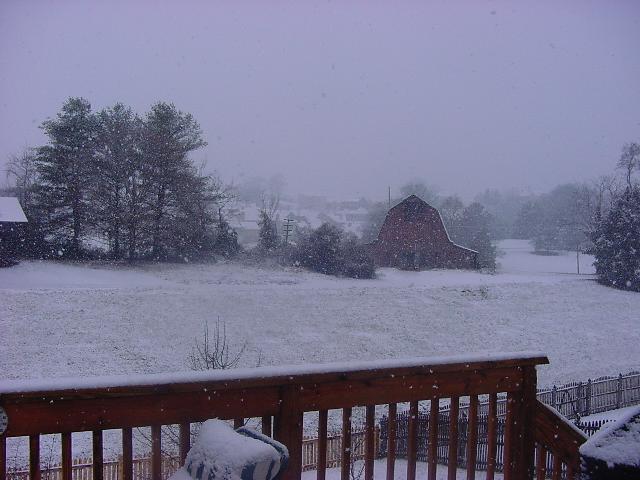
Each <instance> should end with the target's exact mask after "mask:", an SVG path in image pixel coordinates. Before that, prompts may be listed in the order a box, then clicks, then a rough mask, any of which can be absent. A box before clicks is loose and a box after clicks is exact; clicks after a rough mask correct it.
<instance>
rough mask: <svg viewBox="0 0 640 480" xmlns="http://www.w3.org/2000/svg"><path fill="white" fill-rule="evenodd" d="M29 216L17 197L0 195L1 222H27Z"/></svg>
mask: <svg viewBox="0 0 640 480" xmlns="http://www.w3.org/2000/svg"><path fill="white" fill-rule="evenodd" d="M26 221H27V217H26V216H25V215H24V212H23V211H22V207H21V206H20V202H18V199H17V198H16V197H0V222H16V223H25V222H26Z"/></svg>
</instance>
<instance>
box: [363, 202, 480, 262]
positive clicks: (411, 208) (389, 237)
mask: <svg viewBox="0 0 640 480" xmlns="http://www.w3.org/2000/svg"><path fill="white" fill-rule="evenodd" d="M370 248H371V254H372V256H373V260H374V262H375V264H376V266H379V267H397V268H402V269H409V270H420V269H424V268H463V269H476V268H478V267H477V258H478V252H476V251H475V250H471V249H469V248H465V247H461V246H460V245H456V244H455V243H453V242H452V241H451V239H450V238H449V234H448V233H447V230H446V228H445V226H444V223H443V222H442V217H441V216H440V212H438V210H436V209H435V208H434V207H432V206H431V205H429V204H428V203H426V202H425V201H423V200H422V199H420V198H418V197H417V196H415V195H411V196H410V197H407V198H405V199H404V200H403V201H402V202H400V203H398V204H397V205H396V206H395V207H393V208H391V209H390V210H389V212H388V213H387V216H386V218H385V220H384V224H383V225H382V228H381V229H380V233H379V234H378V238H377V239H376V240H375V241H374V242H373V243H371V244H370Z"/></svg>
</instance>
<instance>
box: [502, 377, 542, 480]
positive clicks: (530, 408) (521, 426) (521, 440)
mask: <svg viewBox="0 0 640 480" xmlns="http://www.w3.org/2000/svg"><path fill="white" fill-rule="evenodd" d="M522 373H523V382H522V386H521V387H522V389H521V391H520V392H519V394H518V395H516V396H515V405H514V407H513V408H514V415H513V419H514V423H515V425H514V428H513V434H512V435H511V438H510V439H506V438H505V441H509V440H511V441H513V442H514V448H513V476H512V477H511V478H514V479H518V480H520V479H528V478H533V474H534V460H535V411H536V401H537V398H536V383H537V375H536V368H535V367H533V366H531V367H523V372H522ZM505 468H507V467H506V466H505Z"/></svg>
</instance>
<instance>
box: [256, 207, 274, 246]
mask: <svg viewBox="0 0 640 480" xmlns="http://www.w3.org/2000/svg"><path fill="white" fill-rule="evenodd" d="M259 225H260V233H259V240H258V246H259V247H260V249H262V250H263V251H265V252H270V251H272V250H274V249H275V248H277V247H278V243H279V242H278V240H279V239H278V230H277V228H276V223H275V222H274V221H273V219H272V218H271V216H270V215H269V214H268V213H267V211H266V210H260V221H259Z"/></svg>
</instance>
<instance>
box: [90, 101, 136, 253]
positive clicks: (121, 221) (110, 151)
mask: <svg viewBox="0 0 640 480" xmlns="http://www.w3.org/2000/svg"><path fill="white" fill-rule="evenodd" d="M97 118H98V133H97V138H96V154H95V165H96V169H97V173H98V175H99V181H97V182H95V184H94V188H93V190H92V200H93V204H94V207H95V211H96V222H97V223H98V225H99V227H100V229H101V230H102V231H104V232H106V234H107V237H108V239H109V245H110V250H111V254H112V256H113V257H114V258H116V259H117V258H120V257H121V256H122V253H123V245H124V243H125V242H124V230H125V226H126V225H127V223H130V220H129V221H128V215H129V214H130V213H131V210H134V211H137V210H141V205H140V204H141V201H140V200H141V199H140V198H139V196H138V195H136V194H132V193H133V190H134V189H135V186H134V185H131V183H132V182H137V178H138V175H139V171H138V170H139V165H137V163H138V162H137V159H136V157H137V156H139V154H138V150H137V147H138V144H137V133H138V132H137V129H138V128H139V120H138V119H137V117H136V116H135V114H134V113H133V111H132V110H131V108H127V107H125V106H124V105H122V104H121V103H117V104H116V105H114V106H113V107H111V108H108V109H104V110H102V111H100V112H99V113H98V115H97ZM132 167H133V168H132ZM132 202H135V203H137V204H138V205H132ZM132 241H133V242H135V239H132ZM134 245H135V243H134ZM134 251H135V246H134Z"/></svg>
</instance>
